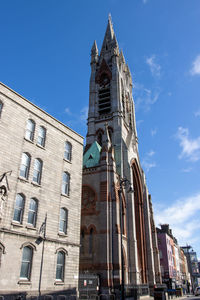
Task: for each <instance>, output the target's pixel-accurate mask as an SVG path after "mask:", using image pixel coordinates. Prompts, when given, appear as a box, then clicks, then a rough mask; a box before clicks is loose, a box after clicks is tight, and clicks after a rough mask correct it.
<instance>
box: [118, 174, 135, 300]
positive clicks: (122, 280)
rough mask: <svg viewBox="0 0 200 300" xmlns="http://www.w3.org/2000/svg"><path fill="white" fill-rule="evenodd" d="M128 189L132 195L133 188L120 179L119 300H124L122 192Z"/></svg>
mask: <svg viewBox="0 0 200 300" xmlns="http://www.w3.org/2000/svg"><path fill="white" fill-rule="evenodd" d="M127 188H128V191H127V192H128V193H133V192H134V191H133V188H132V185H131V183H130V181H129V180H128V179H127V178H121V179H120V189H119V199H120V242H121V299H122V300H124V299H125V297H124V256H123V240H122V238H123V237H122V235H123V232H122V231H123V212H122V196H121V195H122V192H123V190H124V189H127Z"/></svg>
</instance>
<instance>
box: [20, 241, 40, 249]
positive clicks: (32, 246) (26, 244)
mask: <svg viewBox="0 0 200 300" xmlns="http://www.w3.org/2000/svg"><path fill="white" fill-rule="evenodd" d="M24 247H31V248H32V249H33V250H35V251H37V248H36V246H35V245H34V244H33V243H31V242H24V243H23V244H22V245H21V247H20V249H23V248H24Z"/></svg>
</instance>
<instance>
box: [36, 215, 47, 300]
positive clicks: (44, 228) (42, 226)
mask: <svg viewBox="0 0 200 300" xmlns="http://www.w3.org/2000/svg"><path fill="white" fill-rule="evenodd" d="M46 224H47V213H46V215H45V220H44V222H43V223H42V225H41V227H40V231H39V232H41V231H43V241H42V256H41V263H40V278H39V287H38V291H39V300H40V299H41V281H42V268H43V260H44V242H45V239H46Z"/></svg>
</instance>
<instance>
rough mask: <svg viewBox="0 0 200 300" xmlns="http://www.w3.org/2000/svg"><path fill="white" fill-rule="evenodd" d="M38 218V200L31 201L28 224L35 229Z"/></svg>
mask: <svg viewBox="0 0 200 300" xmlns="http://www.w3.org/2000/svg"><path fill="white" fill-rule="evenodd" d="M36 217H37V200H36V199H33V198H32V199H31V200H30V205H29V211H28V223H29V224H31V225H33V226H34V227H35V225H36Z"/></svg>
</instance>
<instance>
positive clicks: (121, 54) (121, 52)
mask: <svg viewBox="0 0 200 300" xmlns="http://www.w3.org/2000/svg"><path fill="white" fill-rule="evenodd" d="M120 58H121V61H122V62H123V63H124V64H125V58H124V54H123V51H122V50H121V51H120Z"/></svg>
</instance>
